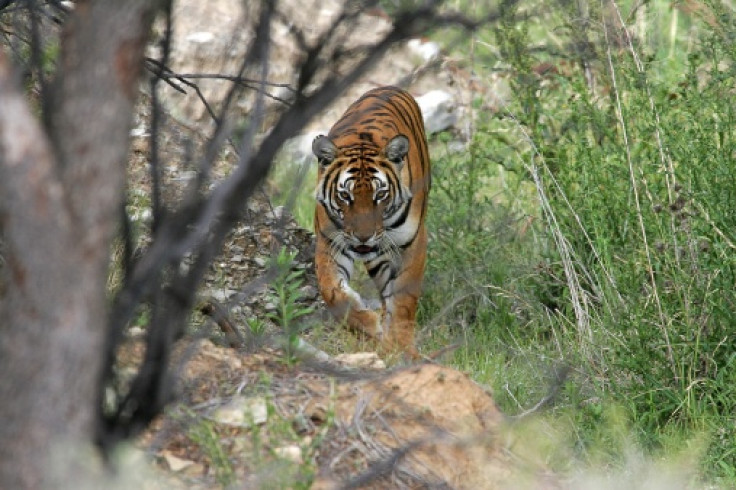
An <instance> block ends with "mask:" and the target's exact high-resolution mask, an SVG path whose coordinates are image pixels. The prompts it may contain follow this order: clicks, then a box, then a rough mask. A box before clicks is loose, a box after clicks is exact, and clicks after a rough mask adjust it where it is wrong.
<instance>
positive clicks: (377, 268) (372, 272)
mask: <svg viewBox="0 0 736 490" xmlns="http://www.w3.org/2000/svg"><path fill="white" fill-rule="evenodd" d="M387 265H388V261H384V262H379V263H378V265H376V266H374V267H371V268H368V275H369V276H371V278H374V277H376V274H378V273H379V272H380V269H383V268H384V267H385V266H387Z"/></svg>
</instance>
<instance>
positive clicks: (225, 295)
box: [209, 289, 237, 303]
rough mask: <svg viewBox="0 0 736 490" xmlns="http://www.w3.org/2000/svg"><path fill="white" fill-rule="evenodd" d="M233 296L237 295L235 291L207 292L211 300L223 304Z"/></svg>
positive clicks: (217, 290)
mask: <svg viewBox="0 0 736 490" xmlns="http://www.w3.org/2000/svg"><path fill="white" fill-rule="evenodd" d="M235 294H237V291H236V290H235V289H211V290H210V291H209V295H210V296H211V297H212V299H214V300H215V301H219V302H220V303H224V302H225V301H227V300H229V299H230V298H231V297H232V296H233V295H235Z"/></svg>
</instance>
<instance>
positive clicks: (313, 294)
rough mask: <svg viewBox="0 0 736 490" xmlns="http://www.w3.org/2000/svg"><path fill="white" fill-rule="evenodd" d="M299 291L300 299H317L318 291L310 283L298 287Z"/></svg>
mask: <svg viewBox="0 0 736 490" xmlns="http://www.w3.org/2000/svg"><path fill="white" fill-rule="evenodd" d="M299 293H300V294H301V296H302V299H304V300H310V301H312V300H315V299H317V294H318V291H317V288H316V287H314V286H312V285H311V284H307V285H305V286H302V287H300V288H299Z"/></svg>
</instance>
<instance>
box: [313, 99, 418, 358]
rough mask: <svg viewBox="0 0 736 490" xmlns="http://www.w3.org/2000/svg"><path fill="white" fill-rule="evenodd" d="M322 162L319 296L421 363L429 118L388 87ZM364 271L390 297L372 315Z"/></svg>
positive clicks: (329, 139) (325, 145)
mask: <svg viewBox="0 0 736 490" xmlns="http://www.w3.org/2000/svg"><path fill="white" fill-rule="evenodd" d="M313 151H314V153H315V155H316V156H317V157H318V159H319V170H318V184H317V189H316V198H317V206H316V212H315V233H316V236H317V253H316V266H317V278H318V281H319V286H320V291H321V293H322V296H323V298H324V299H325V301H326V303H327V304H328V306H329V307H330V309H331V310H332V312H333V314H335V316H336V317H338V318H339V319H341V320H342V319H345V320H346V321H347V324H348V326H350V327H351V328H353V329H355V330H359V331H362V332H365V333H367V334H368V335H371V336H373V337H376V338H378V339H380V340H381V341H382V342H383V343H384V344H387V345H388V346H390V347H391V348H395V347H398V348H400V349H403V350H405V351H407V352H409V353H411V354H415V350H414V347H413V338H414V327H415V316H416V307H417V303H418V300H419V295H420V293H421V282H422V278H423V275H424V264H425V258H426V244H427V233H426V229H425V226H424V218H425V214H426V209H427V197H428V194H429V189H430V185H431V176H430V161H429V152H428V149H427V141H426V136H425V132H424V123H423V120H422V114H421V110H420V109H419V106H418V105H417V103H416V101H415V100H414V99H413V97H412V96H411V95H409V94H408V93H407V92H405V91H403V90H401V89H399V88H396V87H382V88H378V89H374V90H371V91H369V92H367V93H365V94H364V95H363V96H362V97H360V98H359V99H358V100H357V101H355V102H354V103H353V104H352V105H351V106H350V107H349V108H348V110H347V111H346V112H345V114H344V115H343V116H342V117H341V118H340V120H338V121H337V122H336V123H335V125H334V126H333V127H332V129H331V130H330V132H329V134H328V135H327V136H326V137H325V136H320V137H318V138H316V139H315V141H314V144H313ZM355 261H362V262H364V263H365V265H366V269H367V270H368V273H369V275H370V276H371V277H372V278H373V281H374V282H375V284H376V286H377V288H378V290H379V292H380V296H381V301H382V310H381V312H374V311H372V310H370V309H369V308H368V307H367V306H366V304H365V303H364V301H363V300H362V298H360V296H359V295H358V294H357V293H356V292H355V291H353V290H352V289H351V288H350V286H349V284H348V283H349V281H350V277H351V275H352V272H353V264H354V262H355Z"/></svg>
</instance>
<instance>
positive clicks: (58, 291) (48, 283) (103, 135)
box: [0, 0, 155, 488]
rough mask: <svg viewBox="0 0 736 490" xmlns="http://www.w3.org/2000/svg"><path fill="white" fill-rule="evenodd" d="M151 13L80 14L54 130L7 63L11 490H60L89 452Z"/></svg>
mask: <svg viewBox="0 0 736 490" xmlns="http://www.w3.org/2000/svg"><path fill="white" fill-rule="evenodd" d="M154 4H155V2H150V1H148V0H132V1H122V0H108V1H98V2H80V3H77V4H76V5H77V7H76V12H75V14H74V16H73V17H72V18H71V19H70V20H69V21H68V23H67V25H66V26H65V31H64V35H63V37H62V51H61V57H60V61H59V68H58V72H57V77H56V80H55V82H54V85H53V87H52V96H53V99H52V103H51V104H49V105H47V106H46V107H48V110H49V113H48V114H46V118H45V120H46V121H50V124H49V125H48V127H44V126H43V125H42V124H41V123H40V122H39V118H38V117H37V115H36V114H34V112H33V109H32V107H31V105H30V104H29V103H28V101H27V99H26V98H25V97H24V95H23V93H22V91H21V90H20V87H19V86H18V84H17V83H15V80H14V75H13V73H12V68H11V66H10V62H9V60H8V58H7V57H6V56H4V55H3V53H2V52H1V51H0V107H2V110H0V241H2V242H3V246H4V250H3V260H4V265H3V266H2V267H1V268H0V318H2V320H0V372H1V373H2V376H0V400H2V402H1V403H0V420H1V421H2V422H1V423H0V487H2V488H44V487H58V486H65V485H64V475H61V474H56V475H55V474H53V473H55V469H59V468H58V465H56V464H53V462H54V461H57V462H58V461H59V460H60V459H62V460H66V459H68V458H69V457H70V456H72V455H74V454H75V453H76V452H77V451H76V450H77V448H81V447H84V446H85V445H88V444H90V443H91V441H92V437H93V432H94V423H95V415H96V407H95V402H96V389H97V386H98V378H99V376H100V368H101V359H102V356H101V355H100V350H101V345H102V341H103V335H104V332H105V328H104V326H105V323H106V321H107V318H106V314H105V310H106V294H105V283H106V278H107V268H108V262H109V246H110V242H111V239H112V236H113V234H114V232H115V227H116V223H117V217H118V215H119V209H120V206H121V205H122V202H123V189H124V177H125V164H124V162H125V154H126V148H127V140H128V131H129V126H130V123H131V115H132V109H133V102H134V101H133V99H134V95H135V93H136V83H137V79H138V76H139V73H140V68H141V66H142V54H143V47H144V45H145V42H146V39H147V35H148V32H149V30H150V22H151V18H152V15H151V13H152V9H153V8H154ZM67 464H68V461H65V462H64V465H65V469H64V471H63V473H65V474H66V475H73V474H74V473H75V471H74V466H71V467H70V466H66V465H67ZM59 478H61V480H59ZM69 481H71V480H69Z"/></svg>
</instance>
